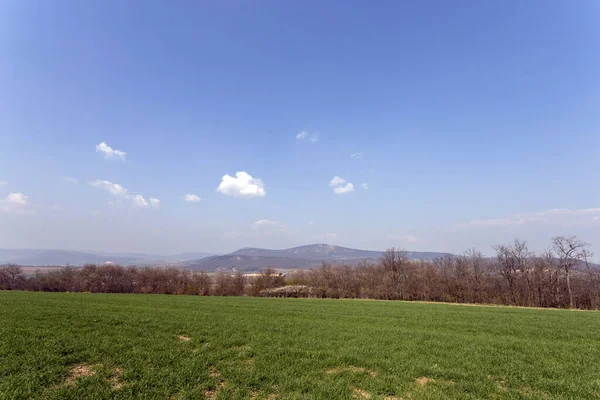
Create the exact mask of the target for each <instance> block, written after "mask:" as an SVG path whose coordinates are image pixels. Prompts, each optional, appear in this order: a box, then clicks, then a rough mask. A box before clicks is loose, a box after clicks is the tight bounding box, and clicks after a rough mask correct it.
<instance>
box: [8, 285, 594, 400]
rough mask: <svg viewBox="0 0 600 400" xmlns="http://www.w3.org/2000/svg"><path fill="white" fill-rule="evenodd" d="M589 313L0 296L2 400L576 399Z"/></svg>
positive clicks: (588, 380)
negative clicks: (137, 399)
mask: <svg viewBox="0 0 600 400" xmlns="http://www.w3.org/2000/svg"><path fill="white" fill-rule="evenodd" d="M599 394H600V313H598V312H572V311H559V310H535V309H518V308H503V307H481V306H475V307H466V306H456V305H444V304H423V303H405V302H383V301H360V300H356V301H354V300H317V299H268V298H267V299H265V298H219V297H192V296H160V295H109V294H76V293H24V292H0V398H2V399H81V398H87V399H108V398H118V399H128V398H144V399H202V398H208V399H327V400H329V399H366V398H370V399H374V400H375V399H386V398H387V399H401V398H402V399H415V400H416V399H444V398H447V399H483V398H486V399H505V398H507V399H508V398H510V399H538V398H539V399H543V398H556V399H585V398H590V399H594V398H598V396H599Z"/></svg>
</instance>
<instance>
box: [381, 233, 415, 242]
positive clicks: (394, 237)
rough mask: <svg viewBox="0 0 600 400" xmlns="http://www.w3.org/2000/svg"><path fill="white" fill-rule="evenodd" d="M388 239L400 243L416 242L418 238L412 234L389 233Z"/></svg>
mask: <svg viewBox="0 0 600 400" xmlns="http://www.w3.org/2000/svg"><path fill="white" fill-rule="evenodd" d="M388 240H393V241H398V242H402V243H416V242H418V241H419V240H420V239H419V238H418V237H416V236H413V235H389V236H388Z"/></svg>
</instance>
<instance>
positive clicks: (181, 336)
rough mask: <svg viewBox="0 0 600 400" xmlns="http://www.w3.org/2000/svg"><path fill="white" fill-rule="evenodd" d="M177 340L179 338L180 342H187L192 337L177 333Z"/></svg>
mask: <svg viewBox="0 0 600 400" xmlns="http://www.w3.org/2000/svg"><path fill="white" fill-rule="evenodd" d="M179 340H181V341H182V342H189V341H190V340H192V338H190V337H187V336H183V335H179Z"/></svg>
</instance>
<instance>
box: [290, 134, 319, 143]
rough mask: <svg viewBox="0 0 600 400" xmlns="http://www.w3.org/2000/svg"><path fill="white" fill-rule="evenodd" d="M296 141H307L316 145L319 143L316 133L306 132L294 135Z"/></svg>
mask: <svg viewBox="0 0 600 400" xmlns="http://www.w3.org/2000/svg"><path fill="white" fill-rule="evenodd" d="M296 140H309V141H310V142H312V143H316V142H318V141H319V134H318V133H309V132H307V131H301V132H300V133H298V134H297V135H296Z"/></svg>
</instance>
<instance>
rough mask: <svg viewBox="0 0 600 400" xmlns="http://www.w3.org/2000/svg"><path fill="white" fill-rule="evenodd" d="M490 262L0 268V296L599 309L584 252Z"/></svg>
mask: <svg viewBox="0 0 600 400" xmlns="http://www.w3.org/2000/svg"><path fill="white" fill-rule="evenodd" d="M494 249H495V251H496V257H495V258H486V257H484V256H483V255H482V254H481V253H480V252H478V251H475V250H469V251H467V252H465V253H464V254H462V255H459V256H455V257H445V258H440V259H436V260H434V261H411V260H409V259H408V258H407V256H406V254H405V253H404V252H402V251H397V250H395V249H390V250H387V251H386V252H385V254H384V255H383V257H382V258H381V259H380V260H379V261H378V262H376V263H369V262H365V263H363V264H362V265H359V266H353V267H350V266H345V265H329V264H326V263H323V264H322V266H321V267H320V268H317V269H312V270H298V271H294V272H290V273H288V274H287V275H285V276H284V275H283V274H279V273H276V272H275V271H274V270H273V269H271V268H265V269H264V270H263V271H261V273H260V274H259V275H258V276H246V275H244V274H243V273H241V272H236V273H231V272H218V273H210V274H209V273H206V272H193V271H189V270H182V269H177V268H149V267H148V268H139V267H122V266H118V265H86V266H84V267H81V268H73V267H67V268H62V269H58V270H51V271H45V272H42V271H38V272H36V273H35V274H34V275H30V276H27V275H25V274H24V273H23V271H22V269H21V267H19V266H16V265H8V266H5V267H2V268H0V289H4V290H29V291H48V292H92V293H155V294H188V295H201V296H208V295H214V296H243V295H248V296H279V297H322V298H366V299H382V300H420V301H442V302H455V303H489V304H506V305H516V306H533V307H556V308H580V309H595V310H597V309H600V270H599V269H598V268H594V267H593V266H592V265H591V264H590V263H589V262H588V260H589V259H590V257H591V256H592V254H591V252H590V250H589V245H588V244H587V243H584V242H582V241H580V240H578V239H577V238H576V237H563V236H559V237H555V238H553V241H552V247H551V248H550V249H549V250H547V251H546V252H544V253H542V254H534V253H533V252H531V251H530V250H529V248H528V247H527V243H526V242H524V241H520V240H515V241H514V242H513V243H511V244H508V245H499V246H495V247H494Z"/></svg>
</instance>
